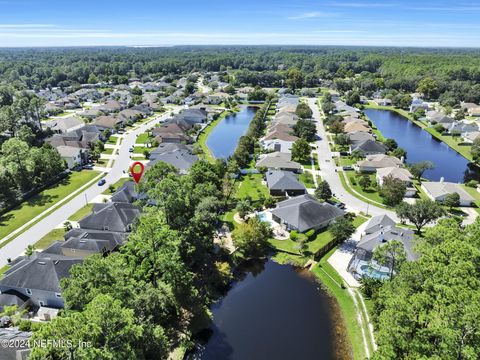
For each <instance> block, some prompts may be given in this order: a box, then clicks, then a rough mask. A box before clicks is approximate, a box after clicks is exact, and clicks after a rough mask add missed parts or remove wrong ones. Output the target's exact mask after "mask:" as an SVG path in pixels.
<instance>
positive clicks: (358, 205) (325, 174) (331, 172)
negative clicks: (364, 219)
mask: <svg viewBox="0 0 480 360" xmlns="http://www.w3.org/2000/svg"><path fill="white" fill-rule="evenodd" d="M308 105H309V106H310V108H311V109H312V111H313V118H314V119H315V121H316V123H317V134H318V135H319V137H320V139H319V140H318V141H317V142H316V145H317V152H318V160H319V166H320V174H321V176H322V179H323V180H326V181H327V182H328V183H329V184H330V188H331V189H332V192H333V193H334V194H335V195H334V196H335V197H336V198H337V199H339V200H340V201H341V202H343V203H345V204H346V206H347V209H348V210H349V211H353V212H360V211H363V212H364V213H366V212H367V210H368V214H369V215H372V216H376V215H383V214H387V215H388V216H390V217H391V218H392V219H393V220H395V221H397V222H398V221H399V219H398V217H397V216H396V214H395V213H394V212H393V211H390V210H385V209H382V208H379V207H377V206H373V205H369V204H367V203H366V202H364V201H362V200H360V199H358V198H357V197H355V196H353V195H351V194H350V193H348V192H347V191H346V190H345V189H344V188H343V185H342V183H341V182H340V178H339V175H338V173H337V172H335V170H337V171H340V169H341V168H337V166H336V165H335V161H334V160H333V153H332V151H331V150H330V147H329V146H328V138H327V133H326V130H325V127H324V126H323V122H322V121H321V114H320V111H319V109H318V106H317V104H316V98H310V99H308Z"/></svg>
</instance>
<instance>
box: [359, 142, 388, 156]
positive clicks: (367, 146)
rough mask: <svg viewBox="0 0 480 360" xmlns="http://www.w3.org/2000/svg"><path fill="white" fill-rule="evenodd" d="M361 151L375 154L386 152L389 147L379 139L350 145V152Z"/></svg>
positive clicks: (364, 153) (364, 154)
mask: <svg viewBox="0 0 480 360" xmlns="http://www.w3.org/2000/svg"><path fill="white" fill-rule="evenodd" d="M357 150H358V151H359V152H360V153H362V154H363V156H366V155H375V154H385V153H386V152H387V147H386V146H385V145H383V144H381V143H379V142H377V141H373V140H365V141H362V142H359V143H355V144H352V145H350V152H354V151H357Z"/></svg>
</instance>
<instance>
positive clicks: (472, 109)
mask: <svg viewBox="0 0 480 360" xmlns="http://www.w3.org/2000/svg"><path fill="white" fill-rule="evenodd" d="M460 106H461V108H462V109H464V110H466V111H467V113H468V115H470V116H480V105H478V104H475V103H467V102H462V103H460Z"/></svg>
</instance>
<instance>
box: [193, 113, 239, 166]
mask: <svg viewBox="0 0 480 360" xmlns="http://www.w3.org/2000/svg"><path fill="white" fill-rule="evenodd" d="M232 112H233V111H224V112H223V113H221V114H220V116H219V117H218V118H217V119H215V120H213V121H212V122H210V123H209V124H208V125H207V126H206V127H205V128H204V129H203V130H202V132H201V133H200V135H198V139H197V143H198V144H199V145H200V147H201V149H202V152H203V154H202V155H203V157H204V158H205V159H206V160H208V161H209V162H214V161H215V156H213V153H212V152H211V150H210V149H209V147H208V146H207V139H208V136H209V135H210V133H211V132H212V131H213V129H215V127H216V126H217V125H218V124H219V123H220V121H222V120H223V119H224V118H225V117H226V116H227V115H229V114H232Z"/></svg>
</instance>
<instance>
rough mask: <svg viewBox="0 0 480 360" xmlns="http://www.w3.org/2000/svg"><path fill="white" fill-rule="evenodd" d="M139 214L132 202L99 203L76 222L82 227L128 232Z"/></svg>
mask: <svg viewBox="0 0 480 360" xmlns="http://www.w3.org/2000/svg"><path fill="white" fill-rule="evenodd" d="M139 215H140V208H139V207H137V206H135V205H132V204H128V203H99V204H95V205H94V207H93V210H92V213H91V214H90V215H87V216H86V217H84V218H83V219H82V220H80V221H79V222H78V223H79V225H80V228H82V229H92V230H106V231H116V232H129V231H131V230H132V224H133V222H134V221H135V219H136V218H137V217H138V216H139Z"/></svg>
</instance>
